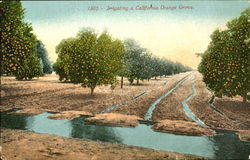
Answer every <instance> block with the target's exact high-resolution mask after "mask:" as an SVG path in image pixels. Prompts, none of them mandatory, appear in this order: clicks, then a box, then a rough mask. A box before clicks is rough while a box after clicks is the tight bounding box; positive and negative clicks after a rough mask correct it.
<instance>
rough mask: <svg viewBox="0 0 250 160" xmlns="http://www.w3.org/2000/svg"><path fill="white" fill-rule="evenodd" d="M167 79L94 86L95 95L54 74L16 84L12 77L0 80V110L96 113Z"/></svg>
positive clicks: (125, 81) (152, 87)
mask: <svg viewBox="0 0 250 160" xmlns="http://www.w3.org/2000/svg"><path fill="white" fill-rule="evenodd" d="M167 79H169V78H161V79H158V80H150V81H149V82H148V81H144V82H141V83H142V84H140V85H129V82H128V81H127V80H124V88H123V89H121V88H120V86H117V87H116V88H115V89H114V90H113V91H112V90H111V89H110V86H98V87H97V88H96V89H95V95H94V96H90V89H89V88H83V87H81V86H80V85H75V84H71V83H62V82H59V80H58V76H57V75H46V76H45V77H40V78H39V79H34V80H32V81H16V80H15V78H14V77H1V81H2V82H1V83H2V84H1V89H2V90H1V93H2V94H1V100H2V105H1V108H0V110H7V109H10V108H26V109H27V108H29V109H32V110H41V111H53V112H60V111H67V110H75V111H83V110H84V111H87V112H91V113H100V112H101V111H103V110H104V109H105V108H106V107H108V106H111V105H115V104H118V103H121V102H123V101H125V100H127V99H130V98H132V97H133V96H135V95H138V94H140V93H142V92H144V91H146V90H150V89H154V88H158V87H161V86H162V85H163V84H164V83H165V81H166V80H167Z"/></svg>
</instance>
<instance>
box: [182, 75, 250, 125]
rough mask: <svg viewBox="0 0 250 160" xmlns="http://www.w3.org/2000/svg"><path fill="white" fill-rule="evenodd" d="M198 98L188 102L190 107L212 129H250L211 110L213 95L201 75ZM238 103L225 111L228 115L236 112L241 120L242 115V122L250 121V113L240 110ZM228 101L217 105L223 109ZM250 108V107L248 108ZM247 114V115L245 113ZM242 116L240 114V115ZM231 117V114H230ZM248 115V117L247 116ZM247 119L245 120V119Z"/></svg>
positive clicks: (197, 90) (199, 77) (241, 108)
mask: <svg viewBox="0 0 250 160" xmlns="http://www.w3.org/2000/svg"><path fill="white" fill-rule="evenodd" d="M196 77H197V80H196V88H195V89H196V92H197V94H196V96H194V97H193V98H192V99H191V100H190V101H188V102H187V103H188V105H189V107H190V109H191V110H192V112H194V114H195V115H196V116H197V117H198V118H199V119H201V120H202V121H203V122H204V123H205V124H207V125H209V126H211V127H212V128H220V129H229V130H238V129H250V128H249V127H245V126H242V125H240V123H237V122H236V121H232V120H231V119H228V118H227V117H226V116H223V115H221V114H219V113H218V112H216V111H214V110H213V109H211V108H210V107H209V105H208V101H209V100H210V98H211V96H212V94H211V92H209V91H208V90H207V88H206V86H205V84H204V82H202V76H201V74H199V73H196ZM237 103H238V102H234V105H231V106H227V107H225V108H224V109H223V111H224V112H225V113H226V114H228V112H233V111H235V113H233V114H235V115H237V116H236V117H237V118H239V117H240V116H241V115H245V116H242V117H241V118H239V119H242V118H243V119H242V121H247V119H248V120H249V114H250V112H249V111H246V110H247V109H246V108H244V107H240V108H238V105H237ZM226 104H227V103H226V101H221V103H220V104H219V103H218V102H216V103H215V105H216V107H219V106H221V107H219V108H220V109H222V106H226ZM248 108H249V107H248ZM241 110H242V111H243V112H245V113H243V112H242V111H241ZM239 112H240V113H241V114H238V113H239ZM228 115H229V114H228ZM246 115H248V116H246ZM244 117H245V118H244Z"/></svg>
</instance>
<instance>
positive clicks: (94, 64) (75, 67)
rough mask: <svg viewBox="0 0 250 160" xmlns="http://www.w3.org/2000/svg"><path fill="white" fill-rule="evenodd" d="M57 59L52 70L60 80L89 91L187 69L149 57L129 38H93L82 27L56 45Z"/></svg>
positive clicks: (94, 34)
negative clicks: (71, 36) (77, 84)
mask: <svg viewBox="0 0 250 160" xmlns="http://www.w3.org/2000/svg"><path fill="white" fill-rule="evenodd" d="M56 52H57V54H58V58H57V61H56V63H55V64H54V66H53V67H54V70H55V71H56V73H57V74H58V75H59V79H60V80H61V81H63V80H65V81H70V82H73V83H81V84H82V86H84V87H89V88H90V89H91V94H93V93H94V89H95V87H96V86H97V85H101V84H111V87H112V88H113V87H115V85H116V84H117V80H116V77H117V75H120V76H121V77H122V82H121V87H122V86H123V77H126V78H128V80H129V81H130V83H131V84H132V83H133V81H134V80H137V84H138V83H139V80H144V79H148V80H149V79H150V78H152V77H155V78H156V77H157V76H166V75H171V74H176V73H180V72H185V71H188V70H191V68H189V67H186V66H183V65H182V64H180V63H174V62H171V61H169V60H167V59H163V58H157V57H154V56H152V54H150V53H149V52H148V51H147V49H144V48H142V47H140V45H139V44H138V43H136V42H135V41H134V40H132V39H128V40H125V41H124V42H123V43H122V42H121V41H120V40H116V39H113V38H112V37H111V36H110V35H109V34H108V33H107V32H106V31H105V32H103V33H102V34H101V35H99V36H98V35H97V34H96V33H95V32H94V30H93V29H90V28H85V29H83V30H81V31H80V32H79V33H78V35H77V36H76V37H73V38H68V39H65V40H63V41H61V43H60V44H59V45H58V46H57V48H56Z"/></svg>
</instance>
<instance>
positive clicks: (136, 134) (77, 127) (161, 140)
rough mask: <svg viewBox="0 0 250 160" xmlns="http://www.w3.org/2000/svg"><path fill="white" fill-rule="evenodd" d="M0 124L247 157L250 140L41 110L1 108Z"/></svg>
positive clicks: (209, 154)
mask: <svg viewBox="0 0 250 160" xmlns="http://www.w3.org/2000/svg"><path fill="white" fill-rule="evenodd" d="M0 114H1V127H5V128H11V129H22V130H29V131H33V132H37V133H48V134H55V135H59V136H64V137H71V138H81V139H90V140H94V141H103V142H117V143H122V144H127V145H132V146H141V147H146V148H152V149H156V150H164V151H172V152H178V153H187V154H194V155H200V156H204V157H210V158H220V159H247V158H248V155H249V154H250V143H247V142H242V141H240V140H239V138H238V136H237V135H236V134H235V132H233V131H223V130H216V132H217V133H220V134H219V135H217V136H214V137H206V136H183V135H175V134H168V133H160V132H155V131H153V130H152V129H151V125H146V124H139V125H138V126H137V127H136V128H125V127H112V126H100V125H91V124H86V123H85V122H84V119H85V118H86V117H83V116H82V117H79V118H75V119H73V120H54V119H48V118H47V116H49V115H51V114H53V113H47V112H44V113H42V114H39V115H35V116H28V115H15V114H8V112H1V113H0Z"/></svg>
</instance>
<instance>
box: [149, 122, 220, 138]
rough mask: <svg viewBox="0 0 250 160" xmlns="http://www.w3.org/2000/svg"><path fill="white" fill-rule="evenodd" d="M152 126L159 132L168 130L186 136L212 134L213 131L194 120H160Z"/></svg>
mask: <svg viewBox="0 0 250 160" xmlns="http://www.w3.org/2000/svg"><path fill="white" fill-rule="evenodd" d="M152 128H153V129H154V130H155V131H159V132H170V133H174V134H180V135H188V136H214V135H216V133H215V131H213V130H211V129H209V128H204V127H200V126H199V125H197V124H196V123H195V122H188V121H182V120H162V121H159V122H158V123H156V124H154V125H153V126H152Z"/></svg>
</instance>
